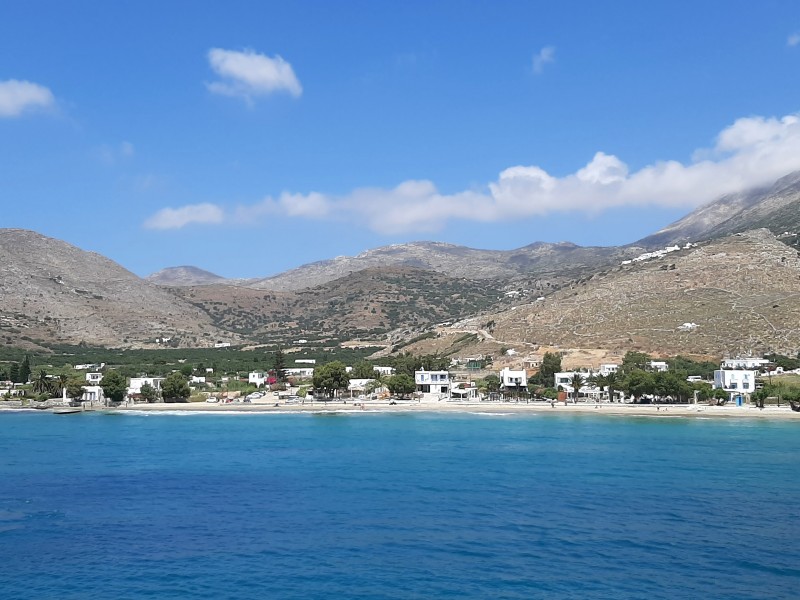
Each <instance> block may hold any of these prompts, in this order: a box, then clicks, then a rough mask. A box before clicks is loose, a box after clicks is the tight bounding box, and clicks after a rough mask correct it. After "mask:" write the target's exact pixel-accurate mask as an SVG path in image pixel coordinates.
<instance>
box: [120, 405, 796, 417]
mask: <svg viewBox="0 0 800 600" xmlns="http://www.w3.org/2000/svg"><path fill="white" fill-rule="evenodd" d="M108 410H114V411H121V412H129V411H137V412H152V413H159V412H176V411H179V412H197V413H213V414H225V413H279V414H291V413H321V412H331V413H334V412H336V413H370V412H372V413H404V412H448V413H479V414H486V415H505V414H527V413H543V414H587V413H588V414H597V415H600V414H602V415H614V416H648V417H728V418H737V417H746V418H758V419H764V418H770V419H771V418H778V419H798V420H800V413H797V412H793V411H792V410H791V409H790V408H789V406H788V405H786V406H780V407H777V406H769V407H767V408H764V409H758V408H756V407H755V406H740V407H737V406H708V405H705V404H670V405H663V404H662V405H651V404H609V403H599V404H594V403H579V404H571V403H568V404H564V403H558V402H556V403H554V404H552V405H551V404H550V403H545V402H531V403H525V402H519V403H517V402H444V401H443V402H428V403H419V402H412V401H408V402H403V401H398V402H397V403H396V404H389V403H388V402H379V401H366V402H351V401H347V402H346V403H345V402H342V401H331V402H305V403H277V404H241V403H234V404H210V403H199V402H192V403H186V404H171V403H167V404H160V403H159V404H135V405H131V406H120V407H117V408H114V409H108Z"/></svg>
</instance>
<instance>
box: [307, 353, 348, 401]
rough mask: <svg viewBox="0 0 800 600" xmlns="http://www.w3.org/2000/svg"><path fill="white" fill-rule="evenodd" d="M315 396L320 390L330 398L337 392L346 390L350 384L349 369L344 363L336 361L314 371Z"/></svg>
mask: <svg viewBox="0 0 800 600" xmlns="http://www.w3.org/2000/svg"><path fill="white" fill-rule="evenodd" d="M313 381H314V395H315V396H316V391H317V390H320V391H321V392H322V393H323V395H324V396H326V397H328V398H330V397H331V396H333V394H334V393H335V392H336V391H337V390H341V389H345V388H346V387H347V384H348V383H349V382H350V376H349V375H348V373H347V367H345V365H344V363H343V362H340V361H338V360H335V361H333V362H329V363H327V364H324V365H322V366H321V367H319V368H317V369H314V379H313Z"/></svg>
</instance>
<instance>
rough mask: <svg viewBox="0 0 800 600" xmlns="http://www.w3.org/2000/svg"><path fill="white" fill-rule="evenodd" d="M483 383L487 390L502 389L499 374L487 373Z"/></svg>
mask: <svg viewBox="0 0 800 600" xmlns="http://www.w3.org/2000/svg"><path fill="white" fill-rule="evenodd" d="M482 383H483V385H482V386H480V387H484V388H486V391H487V392H496V391H497V390H499V389H500V378H499V377H498V376H497V375H494V374H492V375H487V376H486V377H484V378H483V382H482Z"/></svg>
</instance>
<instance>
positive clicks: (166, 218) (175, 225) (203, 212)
mask: <svg viewBox="0 0 800 600" xmlns="http://www.w3.org/2000/svg"><path fill="white" fill-rule="evenodd" d="M223 220H224V212H223V210H222V209H221V208H220V207H219V206H216V205H214V204H210V203H204V204H189V205H187V206H182V207H180V208H162V209H161V210H160V211H158V212H157V213H156V214H154V215H153V216H152V217H150V218H149V219H147V221H145V223H144V226H145V227H146V228H147V229H181V228H182V227H186V226H187V225H190V224H194V223H197V224H204V225H214V224H218V223H222V221H223Z"/></svg>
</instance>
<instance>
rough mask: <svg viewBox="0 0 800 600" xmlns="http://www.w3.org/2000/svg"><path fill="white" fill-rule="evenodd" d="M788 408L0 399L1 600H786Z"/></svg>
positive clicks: (790, 511)
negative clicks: (582, 410)
mask: <svg viewBox="0 0 800 600" xmlns="http://www.w3.org/2000/svg"><path fill="white" fill-rule="evenodd" d="M798 459H800V424H798V423H796V422H794V423H792V422H789V423H781V422H768V421H758V420H752V421H751V420H743V419H718V420H712V419H694V418H693V419H688V418H643V417H641V418H624V417H617V418H615V417H603V416H592V415H526V416H491V415H490V416H481V415H469V414H462V415H452V414H434V413H431V414H413V415H412V414H406V415H395V414H392V415H386V414H384V415H380V414H353V415H344V414H339V415H308V414H306V415H254V414H247V415H202V414H191V415H182V416H181V415H134V414H124V415H110V414H80V415H68V416H57V415H50V414H31V413H22V412H15V413H3V414H0V597H1V598H3V599H4V600H12V599H27V598H36V599H37V600H38V599H42V598H57V599H62V600H63V599H72V598H81V599H85V598H104V599H105V598H126V599H134V600H138V599H141V598H159V599H161V598H165V599H170V598H214V599H219V598H303V599H307V598H425V599H436V598H525V599H530V598H581V599H583V598H613V599H617V600H620V599H629V598H630V599H633V598H636V599H640V598H646V599H648V600H653V599H657V598H670V599H673V598H692V599H707V598H772V599H778V598H798V597H800V461H799V460H798Z"/></svg>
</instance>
